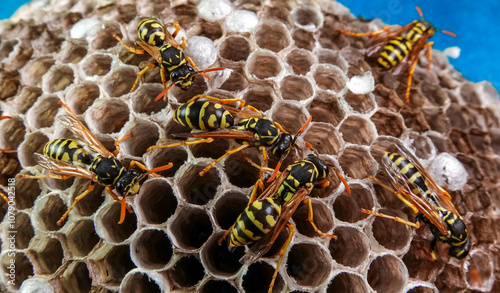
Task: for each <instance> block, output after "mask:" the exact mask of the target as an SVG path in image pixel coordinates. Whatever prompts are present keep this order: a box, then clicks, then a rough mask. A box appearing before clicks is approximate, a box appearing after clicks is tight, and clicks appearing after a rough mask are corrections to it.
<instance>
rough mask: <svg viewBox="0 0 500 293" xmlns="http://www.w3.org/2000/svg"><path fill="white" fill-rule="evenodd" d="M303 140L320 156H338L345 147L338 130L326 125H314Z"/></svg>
mask: <svg viewBox="0 0 500 293" xmlns="http://www.w3.org/2000/svg"><path fill="white" fill-rule="evenodd" d="M303 138H304V140H305V141H307V142H308V143H310V144H311V145H312V146H313V147H314V148H315V149H316V150H317V151H318V152H319V153H320V154H328V155H337V154H338V153H339V150H340V149H341V148H343V146H344V141H343V140H342V137H341V136H340V134H339V132H338V131H337V129H335V128H334V127H333V126H332V125H330V124H326V123H313V124H312V125H311V126H310V127H309V129H308V130H307V132H306V133H305V134H304V137H303Z"/></svg>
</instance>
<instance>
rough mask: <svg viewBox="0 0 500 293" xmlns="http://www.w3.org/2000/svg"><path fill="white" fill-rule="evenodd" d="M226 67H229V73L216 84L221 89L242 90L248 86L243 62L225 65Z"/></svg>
mask: <svg viewBox="0 0 500 293" xmlns="http://www.w3.org/2000/svg"><path fill="white" fill-rule="evenodd" d="M226 69H231V70H232V71H231V75H229V77H228V78H227V79H226V80H225V81H224V83H223V84H222V85H220V86H218V88H219V89H221V90H226V91H231V92H233V91H242V90H244V89H245V88H246V87H247V86H248V78H247V75H246V72H245V69H244V65H243V64H234V65H233V64H232V65H226Z"/></svg>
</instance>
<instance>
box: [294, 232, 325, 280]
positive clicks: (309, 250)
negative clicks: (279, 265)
mask: <svg viewBox="0 0 500 293" xmlns="http://www.w3.org/2000/svg"><path fill="white" fill-rule="evenodd" d="M286 264H287V267H286V272H287V274H288V275H289V276H290V277H292V278H293V279H294V280H295V281H296V282H297V284H299V285H301V286H307V287H315V286H318V285H319V284H321V283H323V282H324V281H325V280H326V278H327V277H328V276H329V275H330V271H331V267H330V259H329V257H328V255H327V253H326V252H325V251H324V250H323V249H321V248H320V246H318V245H317V244H314V243H305V242H302V243H298V244H295V245H293V246H292V248H290V251H289V252H288V258H287V260H286Z"/></svg>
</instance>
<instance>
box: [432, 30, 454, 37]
mask: <svg viewBox="0 0 500 293" xmlns="http://www.w3.org/2000/svg"><path fill="white" fill-rule="evenodd" d="M437 31H439V32H442V33H443V34H446V35H449V36H452V37H454V38H456V37H457V34H455V33H453V32H450V31H445V30H437Z"/></svg>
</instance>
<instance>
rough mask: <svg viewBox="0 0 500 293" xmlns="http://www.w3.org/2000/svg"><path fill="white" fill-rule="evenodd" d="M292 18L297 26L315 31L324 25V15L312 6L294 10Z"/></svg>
mask: <svg viewBox="0 0 500 293" xmlns="http://www.w3.org/2000/svg"><path fill="white" fill-rule="evenodd" d="M292 18H293V21H294V22H295V24H296V25H298V26H300V27H304V28H307V29H309V30H313V31H314V30H316V29H318V28H319V27H320V26H321V25H322V24H323V14H322V13H321V11H320V10H319V9H318V8H316V7H315V6H312V5H304V6H299V7H298V8H296V9H294V10H293V11H292Z"/></svg>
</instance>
